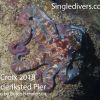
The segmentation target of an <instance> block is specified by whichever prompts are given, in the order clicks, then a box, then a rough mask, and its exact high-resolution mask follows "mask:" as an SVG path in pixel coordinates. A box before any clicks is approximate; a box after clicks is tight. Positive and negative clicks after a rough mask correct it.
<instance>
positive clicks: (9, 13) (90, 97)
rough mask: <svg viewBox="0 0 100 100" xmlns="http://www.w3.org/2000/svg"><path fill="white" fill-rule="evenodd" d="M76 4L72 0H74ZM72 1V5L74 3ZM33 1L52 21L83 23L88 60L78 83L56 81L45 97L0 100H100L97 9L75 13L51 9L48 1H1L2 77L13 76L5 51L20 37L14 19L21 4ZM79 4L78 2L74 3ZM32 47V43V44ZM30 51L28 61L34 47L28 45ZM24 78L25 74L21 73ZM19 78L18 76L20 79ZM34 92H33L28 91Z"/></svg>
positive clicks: (99, 13) (2, 98) (0, 98)
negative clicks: (86, 36)
mask: <svg viewBox="0 0 100 100" xmlns="http://www.w3.org/2000/svg"><path fill="white" fill-rule="evenodd" d="M63 1H65V2H68V1H69V2H71V3H72V0H63ZM74 1H75V0H74ZM74 1H73V2H74ZM29 2H32V3H33V4H36V5H37V6H39V7H40V8H41V9H43V10H44V11H45V12H46V13H47V14H48V15H49V16H50V17H51V18H53V19H54V20H55V21H56V22H58V23H66V22H68V23H74V24H82V25H84V26H85V27H86V28H87V29H88V34H89V39H90V40H89V42H91V43H88V44H89V45H90V49H89V54H88V53H87V55H88V56H87V59H86V60H87V61H86V64H84V66H85V67H84V68H83V70H82V71H81V75H80V78H79V80H78V81H76V82H75V83H73V84H67V85H62V84H61V83H60V82H59V81H58V80H56V81H57V83H58V84H57V85H56V87H55V89H54V91H53V92H52V93H48V94H47V96H44V95H33V96H27V95H24V96H0V100H100V99H98V98H99V96H100V95H99V94H100V90H99V87H100V82H99V74H100V68H99V67H100V63H99V58H100V11H99V10H90V11H88V10H85V11H82V10H79V11H77V10H74V11H68V12H67V11H64V12H61V11H60V10H52V7H51V1H50V0H0V74H1V75H2V74H4V75H6V76H7V75H8V76H10V75H12V74H13V75H15V74H14V72H12V70H11V68H10V65H11V61H12V55H11V54H10V52H9V51H8V44H9V43H11V42H12V41H13V40H17V39H18V38H19V37H20V35H21V31H22V30H21V27H18V26H17V25H16V24H15V22H14V21H15V16H16V14H17V13H18V12H20V10H21V9H22V7H23V6H24V5H26V4H27V3H29ZM77 2H79V0H77ZM79 3H84V4H85V3H91V4H94V3H100V2H99V0H96V1H95V0H91V1H90V0H80V2H79ZM33 44H34V43H33ZM29 48H30V49H31V53H30V55H28V56H27V57H26V58H25V59H27V60H30V59H31V55H32V54H34V47H33V45H32V43H30V45H29ZM32 73H34V71H32V72H27V73H25V74H27V75H29V74H32ZM22 75H24V74H22ZM22 75H19V76H18V77H20V76H22ZM30 82H31V83H32V84H34V83H35V81H29V80H22V81H19V80H18V81H14V80H11V81H8V80H0V85H2V84H11V83H15V84H23V85H24V84H29V83H30ZM11 91H12V92H13V93H16V92H18V93H22V92H28V90H26V91H17V90H9V91H6V90H0V93H4V92H11ZM31 92H34V89H32V90H31Z"/></svg>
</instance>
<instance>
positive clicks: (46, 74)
mask: <svg viewBox="0 0 100 100" xmlns="http://www.w3.org/2000/svg"><path fill="white" fill-rule="evenodd" d="M16 22H17V23H18V24H19V25H22V26H23V34H22V35H21V37H20V38H19V40H16V41H13V42H11V43H10V44H9V46H8V50H9V51H10V53H11V54H12V55H13V61H12V63H11V69H12V70H13V71H14V72H15V73H16V74H21V73H24V72H27V71H32V70H36V79H37V80H38V83H39V84H41V85H46V88H45V90H44V91H45V92H51V91H52V90H53V89H54V86H55V78H56V77H58V79H59V80H60V81H61V83H62V84H67V83H69V82H70V81H71V80H73V79H74V78H75V77H77V76H78V75H79V67H80V64H81V60H80V59H79V58H81V56H82V54H81V52H80V49H81V47H82V41H83V38H84V36H85V34H86V28H84V27H83V26H81V25H75V24H67V23H66V24H63V23H62V24H59V23H57V22H55V21H54V20H52V18H50V17H49V16H48V15H46V14H45V13H44V12H43V11H42V10H41V9H40V8H38V7H37V6H35V5H33V4H30V5H27V6H26V7H25V8H24V9H23V10H22V12H21V13H19V14H18V15H17V16H16ZM32 39H33V40H34V42H35V43H36V44H38V48H37V51H38V53H37V52H36V53H35V55H34V57H33V59H32V60H31V61H28V62H25V61H22V60H21V58H22V57H23V56H25V55H28V54H29V53H30V50H29V49H28V48H27V47H26V46H27V45H28V44H29V42H30V41H31V40H32ZM41 66H46V68H45V70H41V68H40V67H41Z"/></svg>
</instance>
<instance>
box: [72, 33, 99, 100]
mask: <svg viewBox="0 0 100 100" xmlns="http://www.w3.org/2000/svg"><path fill="white" fill-rule="evenodd" d="M82 46H83V47H82V49H81V52H82V54H83V55H84V56H85V57H84V63H83V66H82V68H81V70H80V77H79V78H80V80H81V83H82V87H81V88H79V89H78V90H79V91H83V94H80V93H79V94H77V93H74V98H73V100H100V68H99V67H100V59H98V58H97V57H96V56H95V48H94V45H93V43H92V40H91V39H90V37H89V35H88V34H87V36H86V38H84V40H83V43H82Z"/></svg>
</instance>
